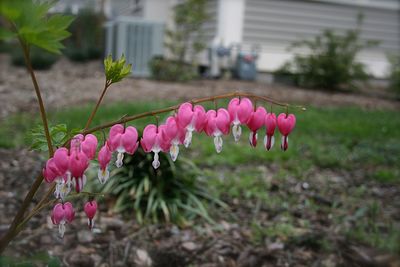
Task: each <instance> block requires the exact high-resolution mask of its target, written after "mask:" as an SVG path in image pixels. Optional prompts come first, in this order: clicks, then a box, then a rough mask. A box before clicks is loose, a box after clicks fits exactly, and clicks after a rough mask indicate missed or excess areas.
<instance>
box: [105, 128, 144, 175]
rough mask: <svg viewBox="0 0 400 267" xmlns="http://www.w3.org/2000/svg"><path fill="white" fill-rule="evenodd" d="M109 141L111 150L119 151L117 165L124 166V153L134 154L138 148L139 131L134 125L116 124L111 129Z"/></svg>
mask: <svg viewBox="0 0 400 267" xmlns="http://www.w3.org/2000/svg"><path fill="white" fill-rule="evenodd" d="M108 142H109V146H110V149H111V151H117V152H118V155H117V161H116V162H115V165H116V166H117V167H118V168H119V167H121V166H122V163H123V159H124V153H125V152H126V153H128V154H130V155H132V154H133V153H135V151H136V149H137V148H138V145H139V142H138V132H137V130H136V128H135V127H133V126H128V127H126V128H124V126H123V125H121V124H116V125H114V126H113V127H111V129H110V133H109V138H108Z"/></svg>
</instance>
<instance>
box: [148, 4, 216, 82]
mask: <svg viewBox="0 0 400 267" xmlns="http://www.w3.org/2000/svg"><path fill="white" fill-rule="evenodd" d="M206 4H207V1H206V0H184V1H181V3H179V4H177V5H176V6H175V8H174V20H173V21H174V27H173V28H171V29H167V30H166V32H165V35H166V42H165V47H166V48H167V49H168V52H169V55H170V59H171V60H166V59H162V58H156V59H154V60H152V61H151V62H150V63H149V64H150V70H151V72H152V77H153V78H154V79H157V80H166V81H179V82H184V81H189V80H192V79H195V78H197V77H198V74H197V63H196V55H197V54H198V53H200V52H201V51H203V50H204V49H205V48H206V44H205V41H204V34H203V30H202V25H203V23H204V22H205V21H206V20H207V18H208V16H207V12H206ZM186 60H189V61H190V64H187V63H186Z"/></svg>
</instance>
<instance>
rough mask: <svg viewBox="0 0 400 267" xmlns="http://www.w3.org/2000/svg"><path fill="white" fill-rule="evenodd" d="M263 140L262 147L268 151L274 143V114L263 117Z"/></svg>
mask: <svg viewBox="0 0 400 267" xmlns="http://www.w3.org/2000/svg"><path fill="white" fill-rule="evenodd" d="M265 128H266V132H265V138H264V146H265V149H266V150H270V149H271V148H272V147H273V146H274V143H275V138H274V133H275V128H276V115H275V113H268V114H267V116H265Z"/></svg>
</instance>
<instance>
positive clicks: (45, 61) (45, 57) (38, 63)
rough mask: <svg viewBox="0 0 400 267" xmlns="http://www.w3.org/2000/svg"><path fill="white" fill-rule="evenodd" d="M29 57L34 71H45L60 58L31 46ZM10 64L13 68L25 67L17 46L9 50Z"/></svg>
mask: <svg viewBox="0 0 400 267" xmlns="http://www.w3.org/2000/svg"><path fill="white" fill-rule="evenodd" d="M30 57H31V62H32V67H33V68H34V69H35V70H47V69H50V68H51V66H53V64H54V63H56V62H57V60H58V59H59V58H60V57H59V56H58V55H55V54H52V53H50V52H47V51H45V50H43V49H41V48H38V47H36V46H32V47H31V49H30ZM11 62H12V64H13V65H14V66H21V67H25V59H24V55H23V52H22V50H21V48H20V47H19V45H16V46H15V48H13V49H12V50H11Z"/></svg>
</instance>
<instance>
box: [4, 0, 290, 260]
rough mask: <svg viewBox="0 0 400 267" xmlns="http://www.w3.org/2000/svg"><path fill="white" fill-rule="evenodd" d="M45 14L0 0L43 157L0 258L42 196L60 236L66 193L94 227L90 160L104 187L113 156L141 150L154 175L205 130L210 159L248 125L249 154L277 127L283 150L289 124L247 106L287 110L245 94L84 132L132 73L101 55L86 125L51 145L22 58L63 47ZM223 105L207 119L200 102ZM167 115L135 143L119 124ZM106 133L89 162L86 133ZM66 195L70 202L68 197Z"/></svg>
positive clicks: (61, 32)
mask: <svg viewBox="0 0 400 267" xmlns="http://www.w3.org/2000/svg"><path fill="white" fill-rule="evenodd" d="M45 2H46V1H45ZM50 7H51V5H48V4H47V3H44V2H43V1H19V0H18V1H17V0H2V8H1V9H0V13H1V15H3V16H4V18H5V20H7V21H8V22H10V23H9V24H10V25H12V27H9V28H7V29H4V30H3V29H1V35H2V37H6V38H16V39H17V40H18V41H19V42H20V44H21V47H22V49H23V53H24V56H25V59H26V66H27V69H28V72H29V74H30V76H31V79H32V81H33V85H34V89H35V93H36V96H37V100H38V107H39V110H40V115H41V119H42V124H43V131H44V136H45V138H46V144H47V148H48V154H49V156H48V160H47V162H46V164H45V166H44V168H43V171H42V173H41V174H40V175H38V176H37V177H36V179H35V181H34V183H33V184H32V186H31V188H30V190H29V192H28V193H27V195H26V197H25V199H24V201H23V202H22V204H21V207H20V209H19V210H18V212H17V214H16V216H15V218H14V220H13V222H12V223H11V225H10V227H9V229H8V231H7V232H6V233H5V235H3V236H2V238H1V240H0V253H1V252H3V251H4V249H5V248H6V247H7V245H8V244H9V243H10V241H11V240H12V239H13V238H15V236H16V235H17V234H18V233H19V232H20V230H21V229H22V227H23V226H24V225H25V224H26V222H28V221H29V220H30V219H31V218H32V217H33V216H34V215H35V214H37V213H38V212H39V211H40V210H42V209H43V208H44V207H46V206H47V205H49V204H50V203H54V202H51V201H50V202H49V201H48V198H49V196H50V195H51V194H52V193H53V192H54V196H55V198H56V200H55V205H54V207H53V211H52V213H51V220H52V222H53V223H54V224H55V225H58V228H59V232H60V235H61V236H63V235H64V232H65V225H66V224H70V223H72V221H73V220H74V217H75V211H74V209H73V206H72V204H71V202H64V201H65V200H66V199H67V198H68V199H69V198H70V197H71V195H72V194H73V196H87V195H88V196H89V199H90V200H89V202H87V203H86V204H85V205H84V212H85V213H86V215H87V217H88V220H89V222H88V224H89V227H90V228H93V219H94V216H95V214H96V212H97V209H98V204H97V202H96V201H95V200H94V199H93V198H94V197H95V196H96V193H92V192H84V191H83V188H84V186H85V183H86V171H87V170H88V169H89V168H90V163H91V162H93V161H94V160H95V158H97V163H98V165H99V170H98V178H99V181H100V183H102V184H104V183H106V182H107V180H108V179H109V178H110V176H111V174H110V171H109V167H110V162H111V160H112V157H113V153H114V152H115V153H116V154H117V155H116V162H115V165H116V166H117V167H121V166H122V165H123V161H124V153H128V154H130V155H133V154H134V153H135V151H136V150H137V149H138V148H139V144H140V145H141V148H142V149H143V151H145V152H147V153H150V152H153V153H154V159H153V162H152V166H153V168H154V169H157V168H159V167H160V161H159V153H163V152H166V153H169V155H170V157H171V159H172V161H175V160H176V159H177V157H178V154H179V145H181V144H183V145H184V146H185V147H189V146H190V144H191V142H192V139H193V132H197V133H201V132H203V131H204V132H205V134H206V135H208V136H212V137H213V138H214V145H215V150H216V152H217V153H221V152H222V147H223V140H222V136H223V135H228V134H229V132H230V126H231V125H232V133H233V137H234V140H235V141H236V142H237V141H239V138H240V136H241V133H242V128H241V126H242V125H247V127H248V128H249V130H250V137H249V141H250V144H251V146H253V147H255V146H256V145H257V139H258V133H257V132H258V130H259V129H260V128H262V127H263V126H264V125H265V127H266V136H265V138H264V140H265V141H264V143H265V147H266V149H267V150H270V149H271V148H272V146H273V143H274V137H273V136H274V131H275V128H276V126H278V129H279V131H280V132H281V134H282V144H281V147H282V149H283V150H287V149H288V135H289V134H290V133H291V132H292V130H293V129H294V127H295V124H296V117H295V116H294V115H293V114H288V112H286V113H282V114H280V115H279V116H278V118H276V116H275V114H273V113H267V111H266V109H265V108H264V107H262V106H261V105H259V106H258V107H257V108H255V105H253V102H252V100H253V101H254V102H255V101H258V103H260V102H268V103H270V104H275V105H278V106H283V107H285V108H286V111H287V109H288V108H289V106H290V105H288V104H284V103H280V102H277V101H275V100H272V99H270V98H268V97H263V96H257V95H255V94H252V93H240V92H235V93H227V94H222V95H216V96H211V97H206V98H201V99H193V100H192V101H189V102H185V103H183V104H180V105H175V106H172V107H168V108H165V109H162V110H156V111H149V112H146V113H142V114H137V115H132V116H124V117H123V118H122V119H119V120H117V121H115V122H111V123H106V124H103V125H99V126H96V127H93V128H90V125H91V123H92V121H93V118H94V117H95V115H96V113H97V110H98V108H99V106H100V104H101V102H102V99H103V97H104V95H105V93H106V92H107V90H108V88H109V87H110V86H111V85H112V84H114V83H117V82H120V81H121V80H122V79H123V78H125V77H127V76H128V75H129V74H130V73H131V65H129V64H126V60H125V58H124V56H122V57H121V58H120V59H117V60H113V59H112V57H111V56H108V57H107V58H106V59H105V60H104V71H105V84H104V88H103V91H102V92H101V95H100V97H99V100H98V101H97V103H96V105H95V107H94V108H93V111H92V112H91V113H90V115H89V117H88V120H87V123H86V125H85V126H84V128H83V129H82V130H81V131H80V132H79V133H78V134H76V135H74V136H73V137H72V138H68V137H67V139H69V140H65V142H64V144H63V145H61V146H60V145H58V144H56V145H55V143H54V138H53V136H52V132H51V131H50V130H49V129H50V128H49V125H48V119H47V113H46V109H45V106H44V103H43V100H42V97H41V90H40V87H39V84H38V82H37V80H36V76H35V72H34V71H33V68H32V65H31V62H30V59H29V51H30V47H31V46H32V45H36V46H38V47H40V48H42V49H45V50H48V51H50V52H53V53H60V49H61V48H62V43H61V41H62V40H63V39H65V38H66V37H67V36H68V34H69V33H68V32H67V31H66V29H67V27H68V26H69V24H70V23H71V21H72V17H69V16H63V15H58V14H57V15H50V16H46V11H48V9H49V8H50ZM230 98H232V99H231V101H230V102H229V105H228V107H227V109H225V108H223V107H220V108H219V109H217V108H215V109H211V110H208V111H207V112H206V110H205V108H204V107H203V106H201V105H200V103H203V102H207V101H214V102H215V103H216V100H217V99H230ZM250 99H251V100H250ZM172 111H176V114H175V115H174V116H170V117H168V118H167V119H166V121H165V122H164V123H161V124H158V119H157V124H151V123H150V124H148V125H147V126H146V127H144V129H143V133H142V136H141V138H140V135H139V133H138V131H137V130H136V128H135V127H133V126H126V125H125V124H126V123H129V122H132V121H134V120H136V119H139V118H145V117H150V116H157V114H161V113H166V112H172ZM107 128H110V131H109V135H108V138H107V140H103V141H104V142H103V146H101V148H100V150H99V152H98V154H97V157H96V153H97V149H98V139H97V137H96V136H95V135H94V134H93V133H95V132H97V131H100V130H104V129H107ZM65 136H67V135H65ZM70 136H72V135H70ZM139 138H140V142H139ZM55 147H56V149H55ZM133 156H134V155H133ZM43 179H44V180H45V181H46V182H47V183H49V184H51V186H50V188H49V189H48V191H47V193H45V194H44V196H43V197H42V198H41V200H40V201H39V202H37V204H36V205H35V206H34V207H33V209H32V210H31V211H30V212H27V210H28V208H29V207H30V204H31V202H32V199H33V197H34V196H35V194H36V193H37V191H38V189H39V187H40V185H41V183H42V181H43ZM72 187H75V191H76V192H75V193H70V192H71V188H72ZM69 193H70V195H68V194H69Z"/></svg>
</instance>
